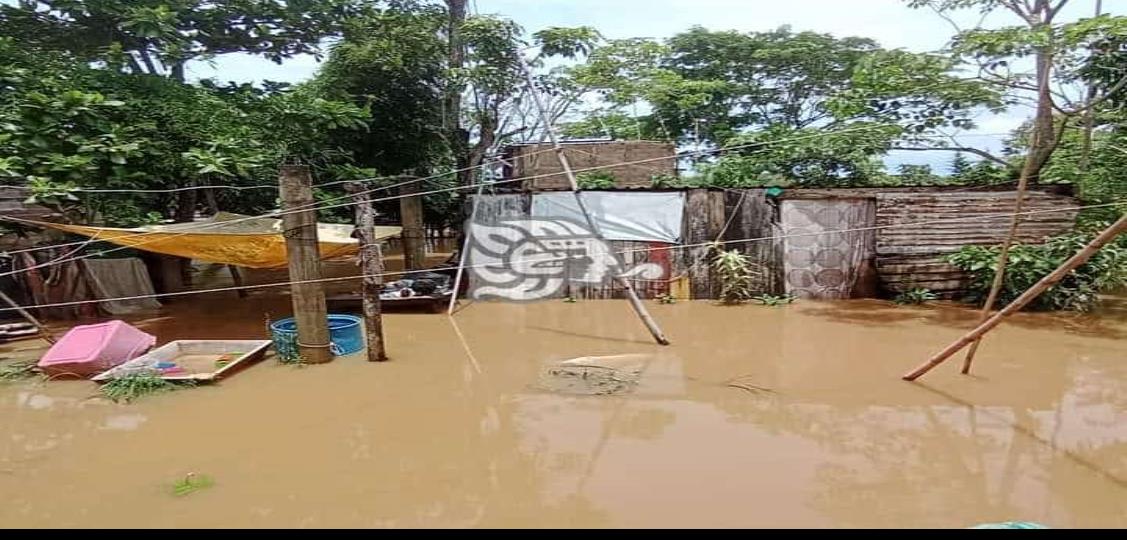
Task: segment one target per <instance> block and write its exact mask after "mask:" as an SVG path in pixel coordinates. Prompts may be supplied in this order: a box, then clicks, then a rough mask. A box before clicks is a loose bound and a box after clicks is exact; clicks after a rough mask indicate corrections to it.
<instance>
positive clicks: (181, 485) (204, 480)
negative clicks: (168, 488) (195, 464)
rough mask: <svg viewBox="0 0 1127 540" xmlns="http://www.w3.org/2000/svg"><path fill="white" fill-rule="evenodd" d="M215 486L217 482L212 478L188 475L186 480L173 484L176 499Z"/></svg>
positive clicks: (185, 476)
mask: <svg viewBox="0 0 1127 540" xmlns="http://www.w3.org/2000/svg"><path fill="white" fill-rule="evenodd" d="M214 485H215V482H214V481H213V480H212V479H211V478H210V477H207V476H204V475H200V474H196V473H188V474H186V475H184V478H181V479H180V480H177V481H176V482H174V483H173V484H172V494H173V495H174V496H176V497H183V496H185V495H190V494H192V493H195V492H197V491H199V490H201V489H206V488H209V487H211V486H214Z"/></svg>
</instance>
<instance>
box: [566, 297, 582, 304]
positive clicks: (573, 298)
mask: <svg viewBox="0 0 1127 540" xmlns="http://www.w3.org/2000/svg"><path fill="white" fill-rule="evenodd" d="M563 301H564V303H565V304H574V303H576V302H578V301H579V300H576V298H575V297H574V296H569V297H567V298H564V299H563Z"/></svg>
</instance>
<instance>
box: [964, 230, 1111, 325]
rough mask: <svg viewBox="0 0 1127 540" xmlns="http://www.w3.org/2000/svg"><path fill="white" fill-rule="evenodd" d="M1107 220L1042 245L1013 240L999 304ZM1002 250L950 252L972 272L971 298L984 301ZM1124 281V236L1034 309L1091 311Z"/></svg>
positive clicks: (1058, 262)
mask: <svg viewBox="0 0 1127 540" xmlns="http://www.w3.org/2000/svg"><path fill="white" fill-rule="evenodd" d="M1107 225H1108V224H1107V223H1097V224H1093V225H1092V226H1091V227H1087V228H1085V229H1083V230H1080V231H1077V232H1074V233H1070V234H1065V235H1061V236H1057V237H1053V238H1050V239H1049V240H1048V241H1046V242H1045V243H1044V244H1043V245H1026V244H1019V245H1015V246H1013V248H1012V249H1011V250H1010V256H1009V263H1008V264H1007V265H1006V272H1005V276H1004V279H1003V287H1002V290H1001V293H1000V295H999V297H998V302H999V304H1000V305H1005V304H1008V303H1010V302H1012V301H1013V300H1014V299H1015V298H1017V297H1018V296H1019V295H1021V293H1023V292H1025V291H1026V290H1028V289H1029V288H1030V287H1031V286H1033V285H1034V284H1035V283H1037V281H1039V280H1040V279H1041V278H1043V277H1045V276H1046V275H1048V274H1049V273H1050V272H1052V271H1053V270H1055V269H1056V268H1057V267H1058V266H1060V265H1061V264H1062V263H1064V261H1065V260H1067V259H1068V258H1069V257H1071V256H1072V255H1074V254H1076V252H1078V251H1080V249H1082V248H1083V247H1084V246H1085V245H1087V244H1088V243H1089V242H1090V241H1091V240H1092V239H1093V238H1094V237H1095V236H1096V234H1098V232H1099V230H1101V229H1102V228H1105V227H1107ZM999 250H1000V247H998V246H994V247H984V246H966V247H964V248H963V249H961V250H959V251H958V252H956V253H954V254H952V255H950V256H949V257H948V261H950V262H951V264H953V265H955V266H957V267H959V268H960V269H962V270H965V271H967V272H968V273H969V274H970V276H971V282H970V285H969V287H968V290H969V294H968V297H967V300H968V301H971V302H976V303H981V302H983V301H984V300H985V298H986V294H987V292H988V291H989V290H990V284H991V282H992V281H993V280H994V273H995V271H996V265H997V259H998V251H999ZM1124 286H1127V239H1125V238H1123V237H1120V238H1119V239H1118V240H1116V241H1115V242H1112V243H1110V244H1108V245H1106V246H1104V248H1103V249H1101V250H1100V251H1098V252H1097V253H1096V254H1095V255H1094V256H1093V257H1092V258H1091V259H1090V260H1089V261H1088V262H1087V263H1085V264H1083V265H1081V266H1080V267H1079V268H1077V269H1076V270H1073V271H1072V272H1070V273H1069V274H1068V275H1066V276H1065V277H1064V279H1062V280H1061V281H1060V283H1058V284H1056V285H1055V286H1053V287H1052V288H1050V289H1049V290H1048V291H1046V292H1044V293H1042V294H1041V295H1040V296H1039V297H1037V299H1036V300H1034V301H1033V302H1032V303H1031V304H1030V305H1029V306H1030V308H1031V309H1035V310H1038V309H1039V310H1070V311H1089V310H1091V309H1092V308H1094V307H1096V306H1097V305H1098V304H1099V300H1100V297H1099V295H1100V294H1102V293H1107V292H1110V291H1114V290H1116V289H1119V288H1122V287H1124Z"/></svg>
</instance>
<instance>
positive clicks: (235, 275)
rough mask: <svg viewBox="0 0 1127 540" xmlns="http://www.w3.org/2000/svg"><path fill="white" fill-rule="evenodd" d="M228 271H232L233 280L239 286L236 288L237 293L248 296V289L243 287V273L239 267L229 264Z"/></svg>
mask: <svg viewBox="0 0 1127 540" xmlns="http://www.w3.org/2000/svg"><path fill="white" fill-rule="evenodd" d="M227 271H228V272H231V282H232V283H234V284H235V286H236V287H239V288H238V289H235V294H237V295H239V298H246V297H247V291H246V289H243V288H242V286H243V275H242V274H240V273H239V267H238V266H235V265H233V264H228V265H227Z"/></svg>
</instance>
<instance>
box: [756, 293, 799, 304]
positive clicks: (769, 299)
mask: <svg viewBox="0 0 1127 540" xmlns="http://www.w3.org/2000/svg"><path fill="white" fill-rule="evenodd" d="M752 300H755V301H756V302H759V303H760V304H763V305H765V306H782V305H786V304H791V303H793V302H794V301H795V297H794V296H792V295H789V294H784V295H782V296H775V295H773V294H760V295H758V296H755V297H754V298H752Z"/></svg>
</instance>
